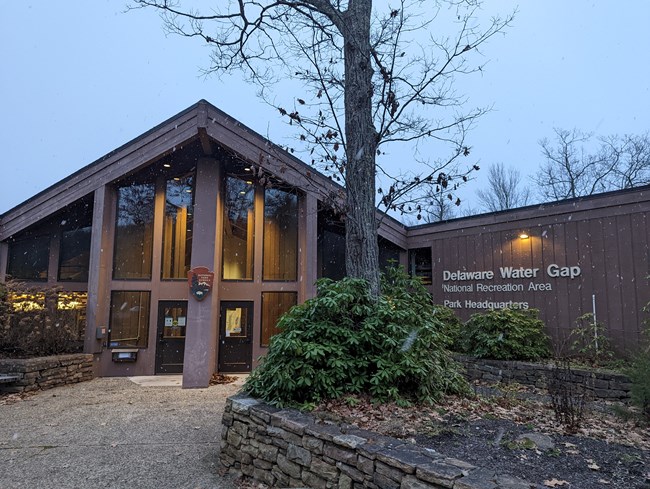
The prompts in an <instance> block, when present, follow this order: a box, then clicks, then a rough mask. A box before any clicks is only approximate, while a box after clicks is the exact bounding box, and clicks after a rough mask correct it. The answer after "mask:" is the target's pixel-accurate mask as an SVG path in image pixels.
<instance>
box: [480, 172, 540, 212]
mask: <svg viewBox="0 0 650 489" xmlns="http://www.w3.org/2000/svg"><path fill="white" fill-rule="evenodd" d="M476 196H477V197H478V201H479V203H480V205H481V208H482V209H483V210H484V211H487V212H496V211H504V210H506V209H513V208H515V207H522V206H525V205H528V200H529V197H530V192H529V191H528V188H521V173H520V172H519V170H517V169H516V168H513V167H508V168H506V167H505V165H504V164H503V163H496V164H494V165H490V168H489V169H488V186H487V188H486V189H480V190H478V191H477V192H476Z"/></svg>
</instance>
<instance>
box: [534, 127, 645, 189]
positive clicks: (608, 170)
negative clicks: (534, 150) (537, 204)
mask: <svg viewBox="0 0 650 489" xmlns="http://www.w3.org/2000/svg"><path fill="white" fill-rule="evenodd" d="M555 135H556V138H555V141H554V142H550V141H549V140H548V139H542V140H541V141H540V143H539V144H540V146H541V148H542V155H543V156H544V158H545V159H546V161H545V162H544V163H543V164H542V166H541V168H540V170H539V171H538V172H537V173H536V175H535V176H534V177H533V181H534V182H535V183H536V184H537V187H538V191H539V194H540V196H541V197H542V198H543V199H545V200H547V201H551V200H561V199H569V198H574V197H581V196H585V195H591V194H595V193H599V192H606V191H608V190H620V189H625V188H631V187H637V186H639V185H647V184H649V183H650V135H649V133H647V132H646V133H645V134H641V135H625V136H618V135H613V136H607V137H600V138H598V139H597V141H598V142H597V143H591V140H592V138H593V135H592V134H585V133H583V132H580V131H579V130H577V129H573V130H571V131H568V130H566V129H558V128H556V129H555ZM590 146H591V147H590Z"/></svg>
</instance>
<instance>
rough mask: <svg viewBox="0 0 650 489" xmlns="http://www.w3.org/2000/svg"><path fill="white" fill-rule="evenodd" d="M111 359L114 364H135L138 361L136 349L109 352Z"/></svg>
mask: <svg viewBox="0 0 650 489" xmlns="http://www.w3.org/2000/svg"><path fill="white" fill-rule="evenodd" d="M111 357H112V360H113V361H114V362H135V361H136V360H137V359H138V349H137V348H121V349H119V350H111Z"/></svg>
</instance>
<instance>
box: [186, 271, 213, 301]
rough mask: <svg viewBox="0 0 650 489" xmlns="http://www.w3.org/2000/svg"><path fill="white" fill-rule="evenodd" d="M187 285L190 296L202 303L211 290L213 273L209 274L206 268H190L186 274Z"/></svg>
mask: <svg viewBox="0 0 650 489" xmlns="http://www.w3.org/2000/svg"><path fill="white" fill-rule="evenodd" d="M187 283H188V285H189V286H190V294H192V295H193V296H194V298H195V299H196V300H197V301H202V300H203V299H205V298H206V297H207V295H208V294H209V293H210V290H212V284H213V283H214V272H211V271H210V270H209V269H207V268H206V267H196V268H192V269H191V270H190V271H189V272H187Z"/></svg>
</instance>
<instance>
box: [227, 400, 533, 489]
mask: <svg viewBox="0 0 650 489" xmlns="http://www.w3.org/2000/svg"><path fill="white" fill-rule="evenodd" d="M222 422H223V429H222V432H221V433H222V441H221V454H220V460H221V464H222V465H223V466H224V467H226V468H227V469H228V470H229V471H233V472H237V473H241V474H243V475H246V476H248V477H251V478H253V479H255V480H256V481H259V482H263V483H264V484H267V485H269V486H272V487H310V488H316V489H326V488H339V489H353V488H371V489H377V488H382V489H384V488H385V489H424V488H437V489H529V488H530V487H532V486H531V484H529V483H527V482H525V481H523V480H521V479H516V478H514V477H510V476H508V475H505V474H495V473H494V472H491V471H489V470H485V469H481V468H478V467H475V466H473V465H470V464H468V463H466V462H463V461H462V460H457V459H453V458H447V457H445V456H444V455H442V454H440V453H438V452H436V451H434V450H430V449H426V448H422V447H418V446H417V445H413V444H410V443H406V442H404V441H402V440H398V439H396V438H391V437H387V436H382V435H378V434H377V433H372V432H370V431H365V430H360V429H357V428H354V427H352V426H346V425H336V424H328V423H323V422H318V421H317V420H316V419H315V418H313V417H311V416H309V415H307V414H304V413H301V412H299V411H296V410H293V409H282V410H281V409H277V408H274V407H272V406H269V405H268V404H265V403H262V402H260V401H257V400H256V399H253V398H251V397H246V396H245V395H238V396H234V397H231V398H229V399H228V401H227V402H226V408H225V411H224V414H223V421H222Z"/></svg>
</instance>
